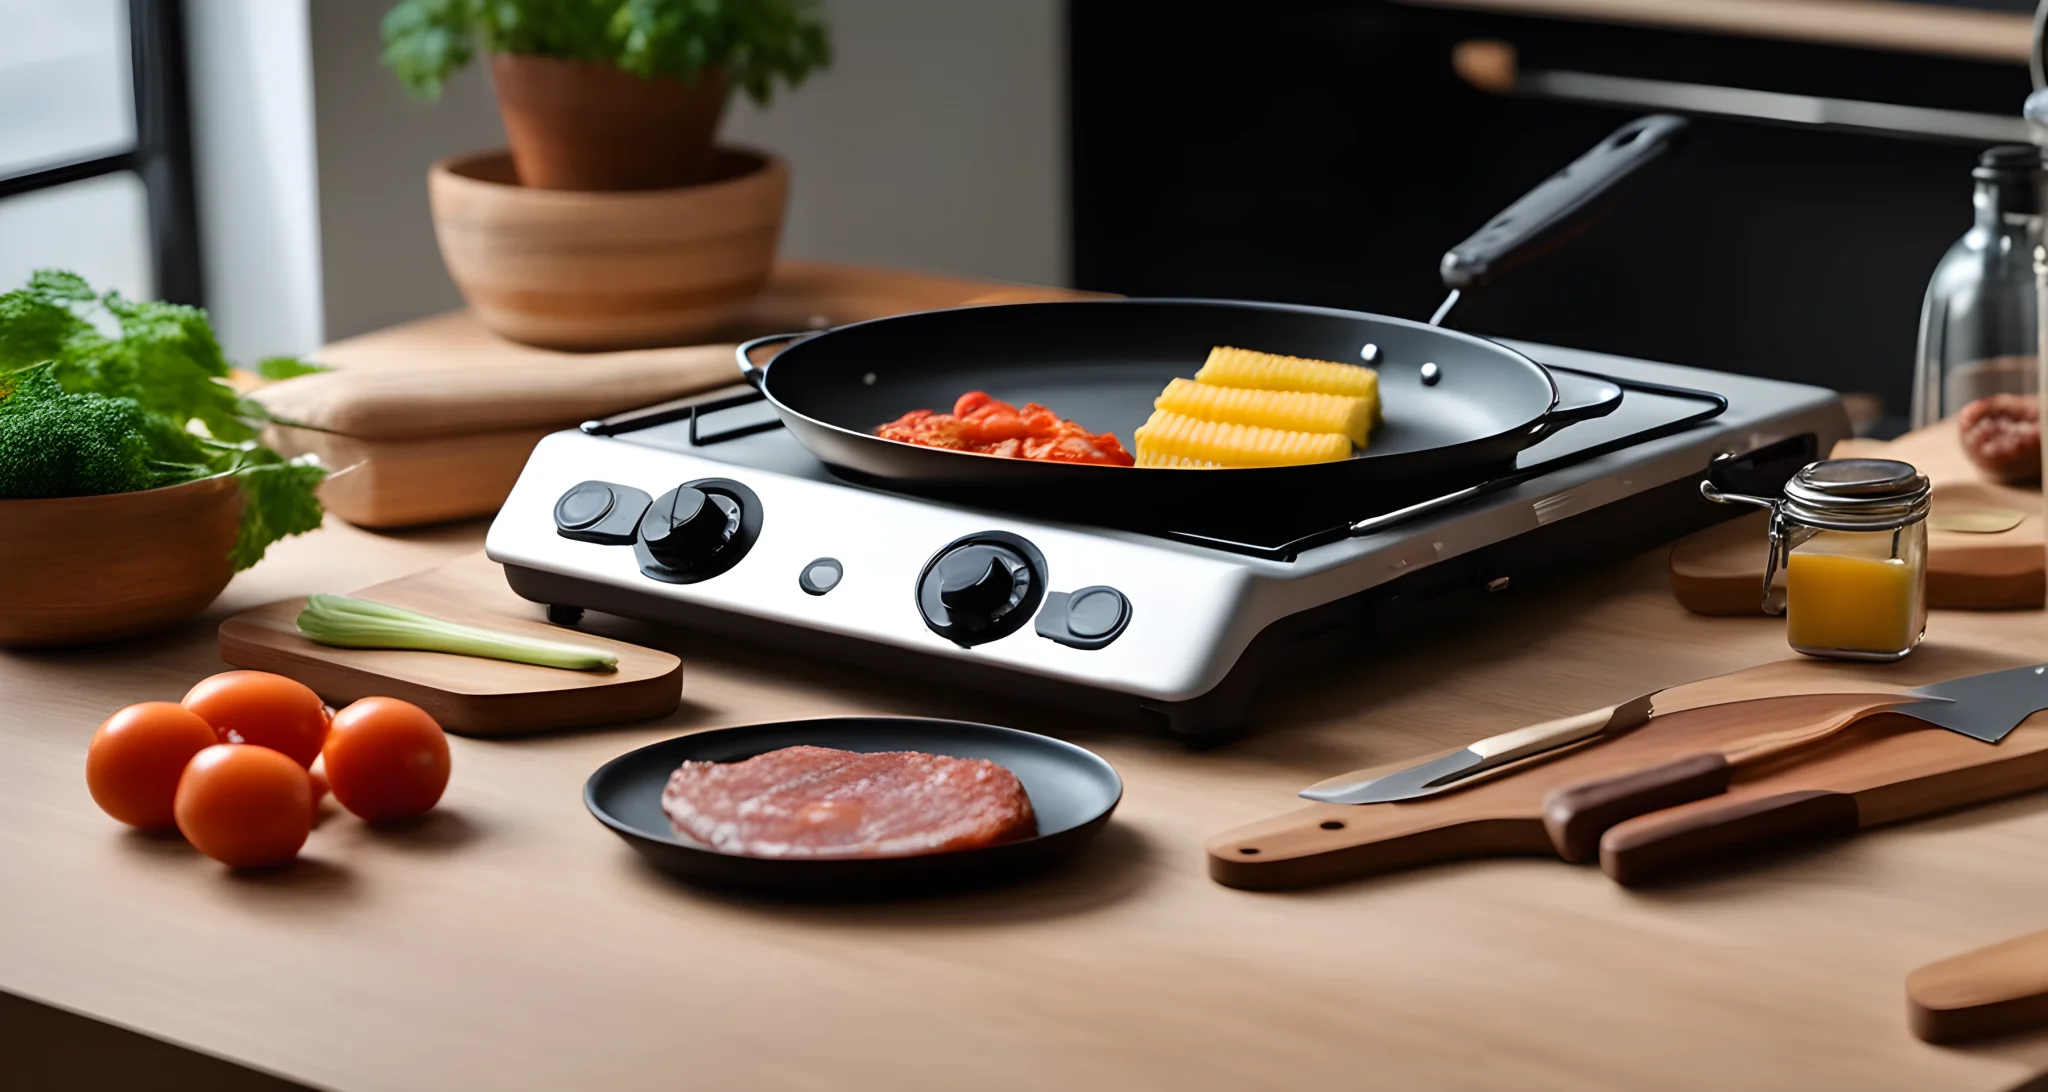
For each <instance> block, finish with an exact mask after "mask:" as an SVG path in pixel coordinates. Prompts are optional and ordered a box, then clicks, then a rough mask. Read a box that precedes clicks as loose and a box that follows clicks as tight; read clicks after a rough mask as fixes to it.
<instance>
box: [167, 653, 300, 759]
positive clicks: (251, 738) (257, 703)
mask: <svg viewBox="0 0 2048 1092" xmlns="http://www.w3.org/2000/svg"><path fill="white" fill-rule="evenodd" d="M183 704H184V706H185V708H187V709H190V710H192V711H193V712H194V713H197V714H199V715H200V716H201V717H203V718H205V720H206V723H208V724H211V725H213V731H214V734H215V735H217V736H219V737H220V742H222V743H254V744H256V745H257V746H259V747H268V748H270V749H271V750H273V751H277V752H279V753H281V754H284V755H286V756H288V757H290V758H291V759H292V760H293V761H295V762H297V763H298V764H299V765H300V766H302V767H304V766H311V765H312V764H313V760H314V759H316V758H318V757H320V744H321V743H322V742H324V741H325V740H326V739H327V704H326V703H325V702H323V701H321V700H320V695H318V694H315V693H313V691H311V690H310V689H308V688H307V687H306V685H305V684H304V683H300V682H297V681H294V680H292V679H287V678H285V677H284V676H283V675H273V674H271V673H270V672H268V671H223V672H221V673H220V674H218V675H215V676H213V677H211V678H207V679H201V680H200V681H199V685H197V686H194V687H193V688H192V689H191V690H190V691H188V692H187V693H186V694H185V701H184V703H183Z"/></svg>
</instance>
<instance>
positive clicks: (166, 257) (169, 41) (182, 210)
mask: <svg viewBox="0 0 2048 1092" xmlns="http://www.w3.org/2000/svg"><path fill="white" fill-rule="evenodd" d="M128 64H129V74H130V77H131V78H130V84H131V86H132V89H133V93H134V103H133V109H134V111H135V144H134V146H133V147H130V148H128V149H125V150H123V151H119V152H114V153H112V154H109V155H102V156H95V157H92V158H89V159H79V160H73V161H71V162H68V163H58V164H55V165H53V166H48V167H38V168H35V169H33V170H28V171H21V172H18V173H15V174H10V175H0V201H5V200H6V199H8V198H10V197H18V196H21V195H22V194H28V193H36V192H38V191H41V190H47V189H52V188H54V187H57V186H63V185H68V184H69V183H72V182H83V181H85V180H86V179H89V178H99V177H102V176H104V175H110V174H119V173H121V172H123V171H130V172H133V173H134V174H135V175H136V176H137V177H138V178H140V179H141V180H142V186H143V192H144V194H145V195H146V201H147V204H148V210H149V213H148V217H149V250H150V266H151V271H152V273H153V275H154V277H155V281H156V295H157V297H158V298H160V299H165V300H170V301H172V302H174V303H189V304H192V305H193V306H203V305H204V303H205V284H204V278H203V275H202V269H201V264H200V256H199V206H198V202H197V199H196V197H195V195H194V193H193V170H192V111H191V99H190V96H189V93H188V84H187V73H186V54H185V3H184V0H128Z"/></svg>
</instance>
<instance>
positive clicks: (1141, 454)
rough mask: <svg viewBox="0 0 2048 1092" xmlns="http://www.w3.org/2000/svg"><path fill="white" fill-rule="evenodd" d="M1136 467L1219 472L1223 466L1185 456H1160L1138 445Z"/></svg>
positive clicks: (1142, 445)
mask: <svg viewBox="0 0 2048 1092" xmlns="http://www.w3.org/2000/svg"><path fill="white" fill-rule="evenodd" d="M1137 458H1138V465H1139V466H1150V467H1157V468H1159V469H1161V470H1221V469H1222V468H1223V464H1222V463H1219V462H1214V461H1211V460H1209V459H1190V458H1188V457H1187V456H1185V455H1160V454H1157V453H1155V452H1153V451H1150V450H1148V449H1147V448H1146V447H1145V445H1144V444H1142V443H1141V444H1139V445H1138V456H1137Z"/></svg>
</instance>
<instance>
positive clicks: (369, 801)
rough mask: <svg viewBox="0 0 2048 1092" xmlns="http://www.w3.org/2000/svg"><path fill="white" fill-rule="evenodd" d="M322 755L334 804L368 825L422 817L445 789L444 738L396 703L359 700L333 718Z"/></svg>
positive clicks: (421, 715)
mask: <svg viewBox="0 0 2048 1092" xmlns="http://www.w3.org/2000/svg"><path fill="white" fill-rule="evenodd" d="M321 755H322V759H321V761H323V762H324V763H325V764H326V766H327V781H328V784H329V785H331V786H332V787H333V789H334V799H335V800H337V801H339V802H340V803H341V806H342V807H344V808H347V809H348V810H350V811H352V812H355V813H356V814H357V815H359V816H362V817H363V818H364V819H368V820H370V821H371V822H375V821H377V820H380V819H403V818H405V817H407V816H412V815H421V814H424V813H425V812H427V811H428V810H429V809H431V808H432V807H433V806H434V805H435V804H436V803H437V802H439V801H440V799H441V791H442V790H443V789H446V788H447V787H448V737H447V735H445V734H444V733H442V731H441V726H440V725H439V724H437V723H435V721H434V718H433V717H431V716H429V715H428V714H427V711H426V710H424V709H421V708H420V707H419V706H417V705H414V704H412V703H411V702H406V701H400V700H398V699H397V698H364V699H363V700H361V701H359V702H356V703H354V704H353V705H350V706H349V707H348V708H346V709H343V710H342V711H341V712H339V713H336V714H334V726H333V727H332V728H330V729H329V730H328V733H327V746H326V748H325V749H324V750H323V751H322V752H321Z"/></svg>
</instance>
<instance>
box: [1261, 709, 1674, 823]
mask: <svg viewBox="0 0 2048 1092" xmlns="http://www.w3.org/2000/svg"><path fill="white" fill-rule="evenodd" d="M1661 693H1663V688H1659V689H1657V690H1652V691H1650V692H1649V693H1647V694H1642V695H1639V696H1637V697H1634V698H1630V699H1629V700H1628V701H1625V702H1622V703H1620V704H1618V705H1610V706H1607V707H1606V708H1604V709H1595V710H1592V711H1591V712H1586V713H1579V714H1577V715H1575V716H1569V717H1559V718H1558V719H1556V720H1547V721H1544V722H1543V723H1541V724H1532V725H1529V726H1528V727H1526V728H1517V729H1515V730H1514V731H1512V732H1503V733H1501V734H1500V735H1497V736H1488V737H1487V738H1485V739H1482V740H1480V741H1478V742H1477V743H1471V744H1467V745H1466V746H1465V747H1463V748H1461V749H1459V750H1457V751H1453V752H1452V753H1450V754H1448V755H1444V756H1443V757H1441V758H1437V759H1432V760H1431V761H1428V762H1424V763H1422V764H1420V765H1416V766H1410V767H1408V768H1407V769H1404V770H1398V771H1395V772H1394V773H1390V774H1387V775H1385V776H1383V777H1375V778H1369V779H1366V780H1362V781H1351V782H1344V783H1340V784H1337V785H1328V784H1317V785H1311V786H1309V787H1308V788H1306V789H1303V790H1301V793H1300V795H1301V796H1303V797H1305V798H1307V799H1309V800H1318V801H1321V802H1323V803H1326V804H1386V803H1392V802H1394V801H1397V800H1414V799H1416V798H1418V797H1423V796H1430V795H1432V794H1435V793H1439V792H1443V791H1445V790H1446V789H1451V788H1455V787H1457V786H1459V785H1462V784H1464V783H1466V782H1469V781H1470V780H1472V779H1473V778H1474V777H1477V776H1479V775H1480V774H1483V773H1485V772H1487V771H1489V770H1494V769H1498V768H1500V767H1503V766H1507V765H1509V764H1510V763H1514V762H1519V761H1521V760H1522V759H1525V758H1529V757H1531V756H1534V755H1538V754H1541V753H1543V752H1545V751H1552V750H1556V749H1557V748H1560V747H1565V746H1569V745H1571V744H1574V743H1580V742H1583V741H1585V740H1590V739H1597V738H1599V737H1602V736H1613V735H1620V734H1621V733H1623V732H1626V731H1629V730H1630V729H1634V728H1640V727H1642V726H1643V725H1644V724H1647V723H1649V720H1650V717H1651V716H1652V715H1654V714H1655V712H1656V698H1657V695H1658V694H1661Z"/></svg>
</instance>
